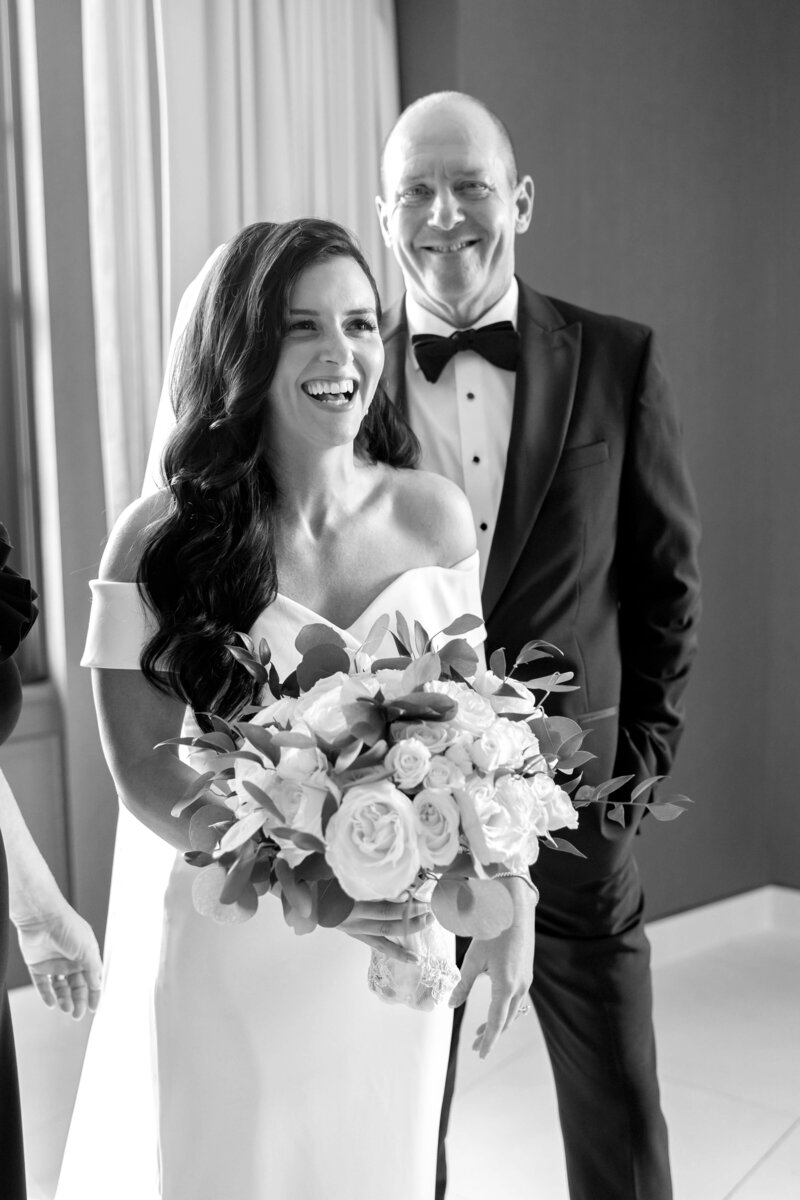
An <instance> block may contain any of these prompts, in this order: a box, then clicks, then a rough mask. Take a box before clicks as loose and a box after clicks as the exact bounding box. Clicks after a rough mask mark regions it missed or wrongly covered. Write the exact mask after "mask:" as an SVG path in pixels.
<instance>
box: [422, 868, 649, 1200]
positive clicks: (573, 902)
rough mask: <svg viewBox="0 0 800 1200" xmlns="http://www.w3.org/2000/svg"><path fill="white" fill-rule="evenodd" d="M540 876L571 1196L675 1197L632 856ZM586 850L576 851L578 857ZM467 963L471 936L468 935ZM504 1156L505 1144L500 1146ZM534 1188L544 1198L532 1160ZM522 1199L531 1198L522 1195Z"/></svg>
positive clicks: (547, 1002)
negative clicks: (601, 870)
mask: <svg viewBox="0 0 800 1200" xmlns="http://www.w3.org/2000/svg"><path fill="white" fill-rule="evenodd" d="M545 855H549V856H553V857H562V856H561V855H560V854H559V853H558V852H556V851H551V850H546V849H543V850H542V852H541V855H540V864H537V867H536V868H534V871H533V875H534V878H535V881H536V884H537V886H538V887H539V892H540V899H539V904H538V906H537V913H536V949H535V961H534V978H533V984H532V986H531V998H532V1001H533V1004H534V1007H535V1009H536V1013H537V1016H538V1019H539V1022H540V1024H541V1028H542V1033H543V1035H544V1039H545V1042H546V1045H547V1050H548V1053H549V1056H550V1062H551V1064H552V1069H553V1076H554V1079H555V1085H556V1093H557V1098H558V1111H559V1118H560V1121H561V1130H562V1135H563V1139H564V1152H565V1156H566V1164H567V1177H568V1181H569V1194H570V1200H671V1198H672V1185H671V1182H670V1170H669V1154H668V1142H667V1128H666V1122H665V1121H664V1117H663V1114H662V1112H661V1105H660V1099H659V1088H658V1080H657V1076H656V1049H655V1037H654V1032H653V1020H652V986H651V979H650V946H649V943H648V941H647V938H646V936H645V932H644V923H643V915H642V914H643V905H644V899H643V894H642V888H641V884H640V881H639V872H638V869H637V867H636V863H635V860H634V858H633V856H632V854H629V853H628V854H624V855H623V857H622V859H621V861H618V862H617V863H616V864H615V865H614V868H613V869H612V870H610V871H609V872H608V873H607V874H605V875H603V876H601V877H599V878H582V879H577V880H576V879H575V878H571V879H570V877H569V872H568V871H567V872H565V871H564V870H563V869H562V868H561V866H559V868H558V869H557V870H556V871H555V872H553V875H551V874H550V872H549V871H548V869H547V867H548V865H549V864H548V863H547V860H544V861H542V859H543V858H544V856H545ZM574 861H575V860H574V859H573V862H574ZM459 941H460V945H459V946H458V957H459V961H460V960H461V959H463V955H464V953H465V952H466V948H467V946H468V945H469V943H468V941H466V940H465V939H459ZM463 1015H464V1006H462V1007H461V1008H460V1009H457V1010H456V1013H455V1018H456V1019H455V1021H454V1027H453V1038H452V1044H451V1048H450V1063H449V1068H448V1076H447V1084H446V1089H445V1097H444V1102H443V1106H442V1118H441V1125H440V1130H439V1161H438V1166H437V1179H436V1197H437V1200H442V1198H443V1197H444V1196H445V1191H446V1183H447V1165H446V1155H445V1137H446V1133H447V1126H448V1121H449V1115H450V1105H451V1102H452V1097H453V1089H454V1086H455V1078H456V1051H457V1047H458V1041H459V1035H460V1029H461V1023H462V1020H463ZM495 1150H496V1152H497V1153H498V1154H499V1157H500V1158H502V1146H498V1147H495ZM529 1195H530V1196H531V1197H532V1200H533V1198H536V1197H538V1195H539V1193H538V1191H537V1187H536V1167H535V1163H534V1166H533V1171H532V1176H531V1186H530V1192H529ZM520 1200H522V1197H520Z"/></svg>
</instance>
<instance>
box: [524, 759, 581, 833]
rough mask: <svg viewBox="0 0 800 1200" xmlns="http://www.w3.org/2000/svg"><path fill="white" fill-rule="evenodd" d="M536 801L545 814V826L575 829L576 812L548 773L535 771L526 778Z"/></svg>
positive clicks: (564, 793)
mask: <svg viewBox="0 0 800 1200" xmlns="http://www.w3.org/2000/svg"><path fill="white" fill-rule="evenodd" d="M528 784H529V786H530V789H531V792H532V794H533V797H534V799H535V800H536V803H537V804H538V805H539V806H540V807H541V809H542V810H543V811H544V814H545V821H546V827H547V829H548V830H552V829H577V828H578V814H577V812H576V811H575V809H574V808H573V807H572V801H571V800H570V798H569V796H568V794H567V793H566V792H565V791H564V789H563V788H560V787H559V786H558V784H557V783H556V782H555V780H553V779H551V778H550V776H549V775H545V774H543V773H542V772H540V771H537V773H536V774H535V775H531V777H530V778H529V780H528Z"/></svg>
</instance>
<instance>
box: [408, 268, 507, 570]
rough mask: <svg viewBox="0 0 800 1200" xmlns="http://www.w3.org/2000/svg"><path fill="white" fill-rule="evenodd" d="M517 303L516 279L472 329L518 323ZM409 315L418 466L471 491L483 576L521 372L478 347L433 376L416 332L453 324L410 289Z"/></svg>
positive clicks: (447, 331) (445, 331) (445, 333)
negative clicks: (423, 366) (424, 365)
mask: <svg viewBox="0 0 800 1200" xmlns="http://www.w3.org/2000/svg"><path fill="white" fill-rule="evenodd" d="M518 304H519V286H518V284H517V281H516V279H513V280H512V281H511V286H510V288H509V289H508V291H507V292H506V293H505V295H504V296H502V297H501V298H500V299H499V300H498V302H497V304H495V305H494V306H493V307H492V308H490V309H489V311H488V312H486V313H484V314H483V316H482V317H481V318H480V320H478V321H476V322H475V325H474V326H473V328H475V329H480V327H481V326H482V325H490V324H492V322H494V321H511V322H512V324H513V325H514V328H515V329H516V327H517V308H518ZM406 317H407V319H408V348H407V351H406V366H405V371H406V396H407V400H408V418H409V421H410V424H411V428H412V429H413V430H414V433H415V434H416V435H417V437H418V438H419V440H420V442H421V443H422V461H421V463H420V465H421V466H422V467H424V468H425V470H427V471H436V473H437V474H439V475H445V476H447V478H448V479H452V480H453V482H454V483H457V484H458V485H459V487H461V488H463V489H464V491H465V492H466V494H467V499H468V500H469V503H470V507H471V508H472V515H473V517H474V519H475V533H476V535H477V539H478V550H479V552H480V559H481V583H483V579H484V576H485V573H486V564H487V562H488V560H489V549H490V547H491V544H492V538H493V536H494V530H495V526H496V524H497V510H498V509H499V507H500V494H501V492H502V490H503V478H504V475H505V470H506V456H507V454H508V442H509V437H510V435H511V416H512V412H513V409H514V384H515V381H516V378H517V377H516V373H515V372H514V371H504V370H503V369H502V368H501V367H495V366H493V365H492V364H491V363H489V362H487V361H486V359H485V358H483V357H482V356H481V355H480V354H476V353H475V351H474V350H461V351H459V352H458V353H457V354H455V355H454V356H453V357H452V358H451V360H450V362H449V363H448V364H447V366H446V367H445V368H444V370H443V371H442V373H441V375H440V376H439V378H438V379H437V380H436V382H435V383H430V382H429V381H428V380H427V379H426V378H425V376H424V375H423V373H422V371H421V370H420V368H419V364H418V363H417V359H416V356H415V354H414V350H413V347H412V345H411V338H412V336H413V335H414V334H416V333H436V334H439V335H440V336H442V337H449V336H450V335H451V334H452V333H455V328H454V327H453V326H452V325H448V324H447V322H446V321H443V320H442V319H441V318H440V317H436V316H434V315H433V313H430V312H428V310H427V309H425V308H422V306H421V305H419V304H417V303H416V301H414V300H413V299H412V298H411V296H410V295H408V294H406Z"/></svg>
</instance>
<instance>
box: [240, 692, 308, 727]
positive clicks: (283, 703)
mask: <svg viewBox="0 0 800 1200" xmlns="http://www.w3.org/2000/svg"><path fill="white" fill-rule="evenodd" d="M296 705H297V699H296V697H294V696H284V697H283V699H282V700H274V701H273V702H272V704H268V705H267V706H266V708H262V709H260V710H259V711H258V712H256V713H253V715H252V717H251V718H250V722H251V724H253V725H280V726H282V727H283V728H286V727H287V726H288V725H291V723H292V717H293V716H294V710H295V706H296Z"/></svg>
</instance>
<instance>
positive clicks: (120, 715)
mask: <svg viewBox="0 0 800 1200" xmlns="http://www.w3.org/2000/svg"><path fill="white" fill-rule="evenodd" d="M92 684H93V687H94V701H95V707H96V709H97V722H98V726H99V729H100V740H101V742H102V744H103V752H104V754H105V756H106V762H107V763H108V766H109V770H110V771H111V774H112V776H113V777H114V783H115V784H116V786H117V791H118V792H119V796H120V799H121V800H122V802H123V804H124V805H125V807H126V808H128V809H129V810H130V811H131V812H132V813H133V815H134V816H135V817H138V818H139V820H140V821H142V822H143V824H145V825H146V826H147V827H148V829H152V830H153V832H154V833H157V834H158V835H159V837H162V838H164V839H165V840H166V841H168V842H169V843H170V844H171V845H173V846H175V847H176V848H177V849H178V850H188V849H189V821H190V818H191V812H192V811H193V810H190V811H185V812H184V813H183V814H182V815H181V816H180V817H173V816H171V815H170V810H171V809H172V806H173V805H174V804H175V803H176V802H177V801H178V800H180V799H181V797H182V796H183V795H184V794H185V793H186V791H187V790H188V789H189V788H190V787H191V785H192V783H193V781H194V780H196V779H197V775H198V772H197V771H194V770H193V769H192V768H191V767H190V766H188V765H187V764H186V763H184V762H182V761H181V760H180V759H178V758H177V756H176V754H175V751H174V749H163V750H155V749H154V747H155V746H156V745H157V744H158V743H159V742H163V741H166V740H167V739H168V738H172V737H178V736H179V735H180V732H181V725H182V722H183V716H184V713H185V711H186V706H185V704H184V703H183V702H182V701H180V700H178V699H176V698H175V697H173V696H167V695H164V694H162V693H161V692H158V691H157V690H156V689H155V688H154V687H153V686H152V684H150V683H148V681H147V680H146V679H145V677H144V675H143V674H142V673H141V671H121V670H120V671H118V670H108V669H106V668H99V667H96V668H94V669H93V670H92Z"/></svg>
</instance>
